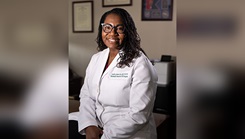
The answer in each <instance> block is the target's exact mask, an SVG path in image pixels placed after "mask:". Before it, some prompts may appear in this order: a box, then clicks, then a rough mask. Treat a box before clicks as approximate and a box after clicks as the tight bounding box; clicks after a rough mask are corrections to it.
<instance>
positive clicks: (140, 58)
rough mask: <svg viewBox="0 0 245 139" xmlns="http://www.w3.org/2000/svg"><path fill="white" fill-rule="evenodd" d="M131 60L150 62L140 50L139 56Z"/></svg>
mask: <svg viewBox="0 0 245 139" xmlns="http://www.w3.org/2000/svg"><path fill="white" fill-rule="evenodd" d="M133 61H134V63H135V64H137V63H142V62H143V63H146V64H149V62H150V60H149V58H148V57H147V56H146V55H145V54H144V53H143V52H142V51H140V52H139V56H138V57H137V58H135V59H134V60H133Z"/></svg>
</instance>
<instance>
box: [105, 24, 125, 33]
mask: <svg viewBox="0 0 245 139" xmlns="http://www.w3.org/2000/svg"><path fill="white" fill-rule="evenodd" d="M104 25H109V26H111V31H112V29H113V28H114V30H116V32H117V31H118V28H117V27H119V26H122V27H123V32H122V33H119V32H117V33H118V34H124V31H125V27H124V25H123V24H118V25H116V26H113V25H112V24H109V23H101V26H102V30H103V31H104V32H105V33H111V31H110V32H106V31H105V30H104V28H103V26H104Z"/></svg>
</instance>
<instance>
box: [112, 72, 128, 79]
mask: <svg viewBox="0 0 245 139" xmlns="http://www.w3.org/2000/svg"><path fill="white" fill-rule="evenodd" d="M110 78H111V79H127V78H128V73H112V74H111V75H110Z"/></svg>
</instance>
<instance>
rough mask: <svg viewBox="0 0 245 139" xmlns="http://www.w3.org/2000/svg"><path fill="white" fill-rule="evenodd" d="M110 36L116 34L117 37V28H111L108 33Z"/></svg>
mask: <svg viewBox="0 0 245 139" xmlns="http://www.w3.org/2000/svg"><path fill="white" fill-rule="evenodd" d="M110 34H116V35H118V33H117V28H116V27H113V28H112V30H111V32H110Z"/></svg>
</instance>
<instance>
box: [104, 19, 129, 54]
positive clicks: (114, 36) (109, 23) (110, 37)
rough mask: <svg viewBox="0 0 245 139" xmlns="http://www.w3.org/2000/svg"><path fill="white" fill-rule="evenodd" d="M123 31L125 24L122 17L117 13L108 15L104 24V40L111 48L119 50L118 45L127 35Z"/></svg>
mask: <svg viewBox="0 0 245 139" xmlns="http://www.w3.org/2000/svg"><path fill="white" fill-rule="evenodd" d="M113 27H114V28H113ZM110 30H111V31H110ZM123 31H124V26H123V22H122V19H121V17H120V16H118V15H116V14H109V15H107V17H106V18H105V21H104V25H103V26H102V40H103V42H104V44H105V45H106V46H107V47H108V48H109V49H110V50H118V46H120V45H121V44H122V42H123V39H124V36H125V35H124V33H123Z"/></svg>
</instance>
